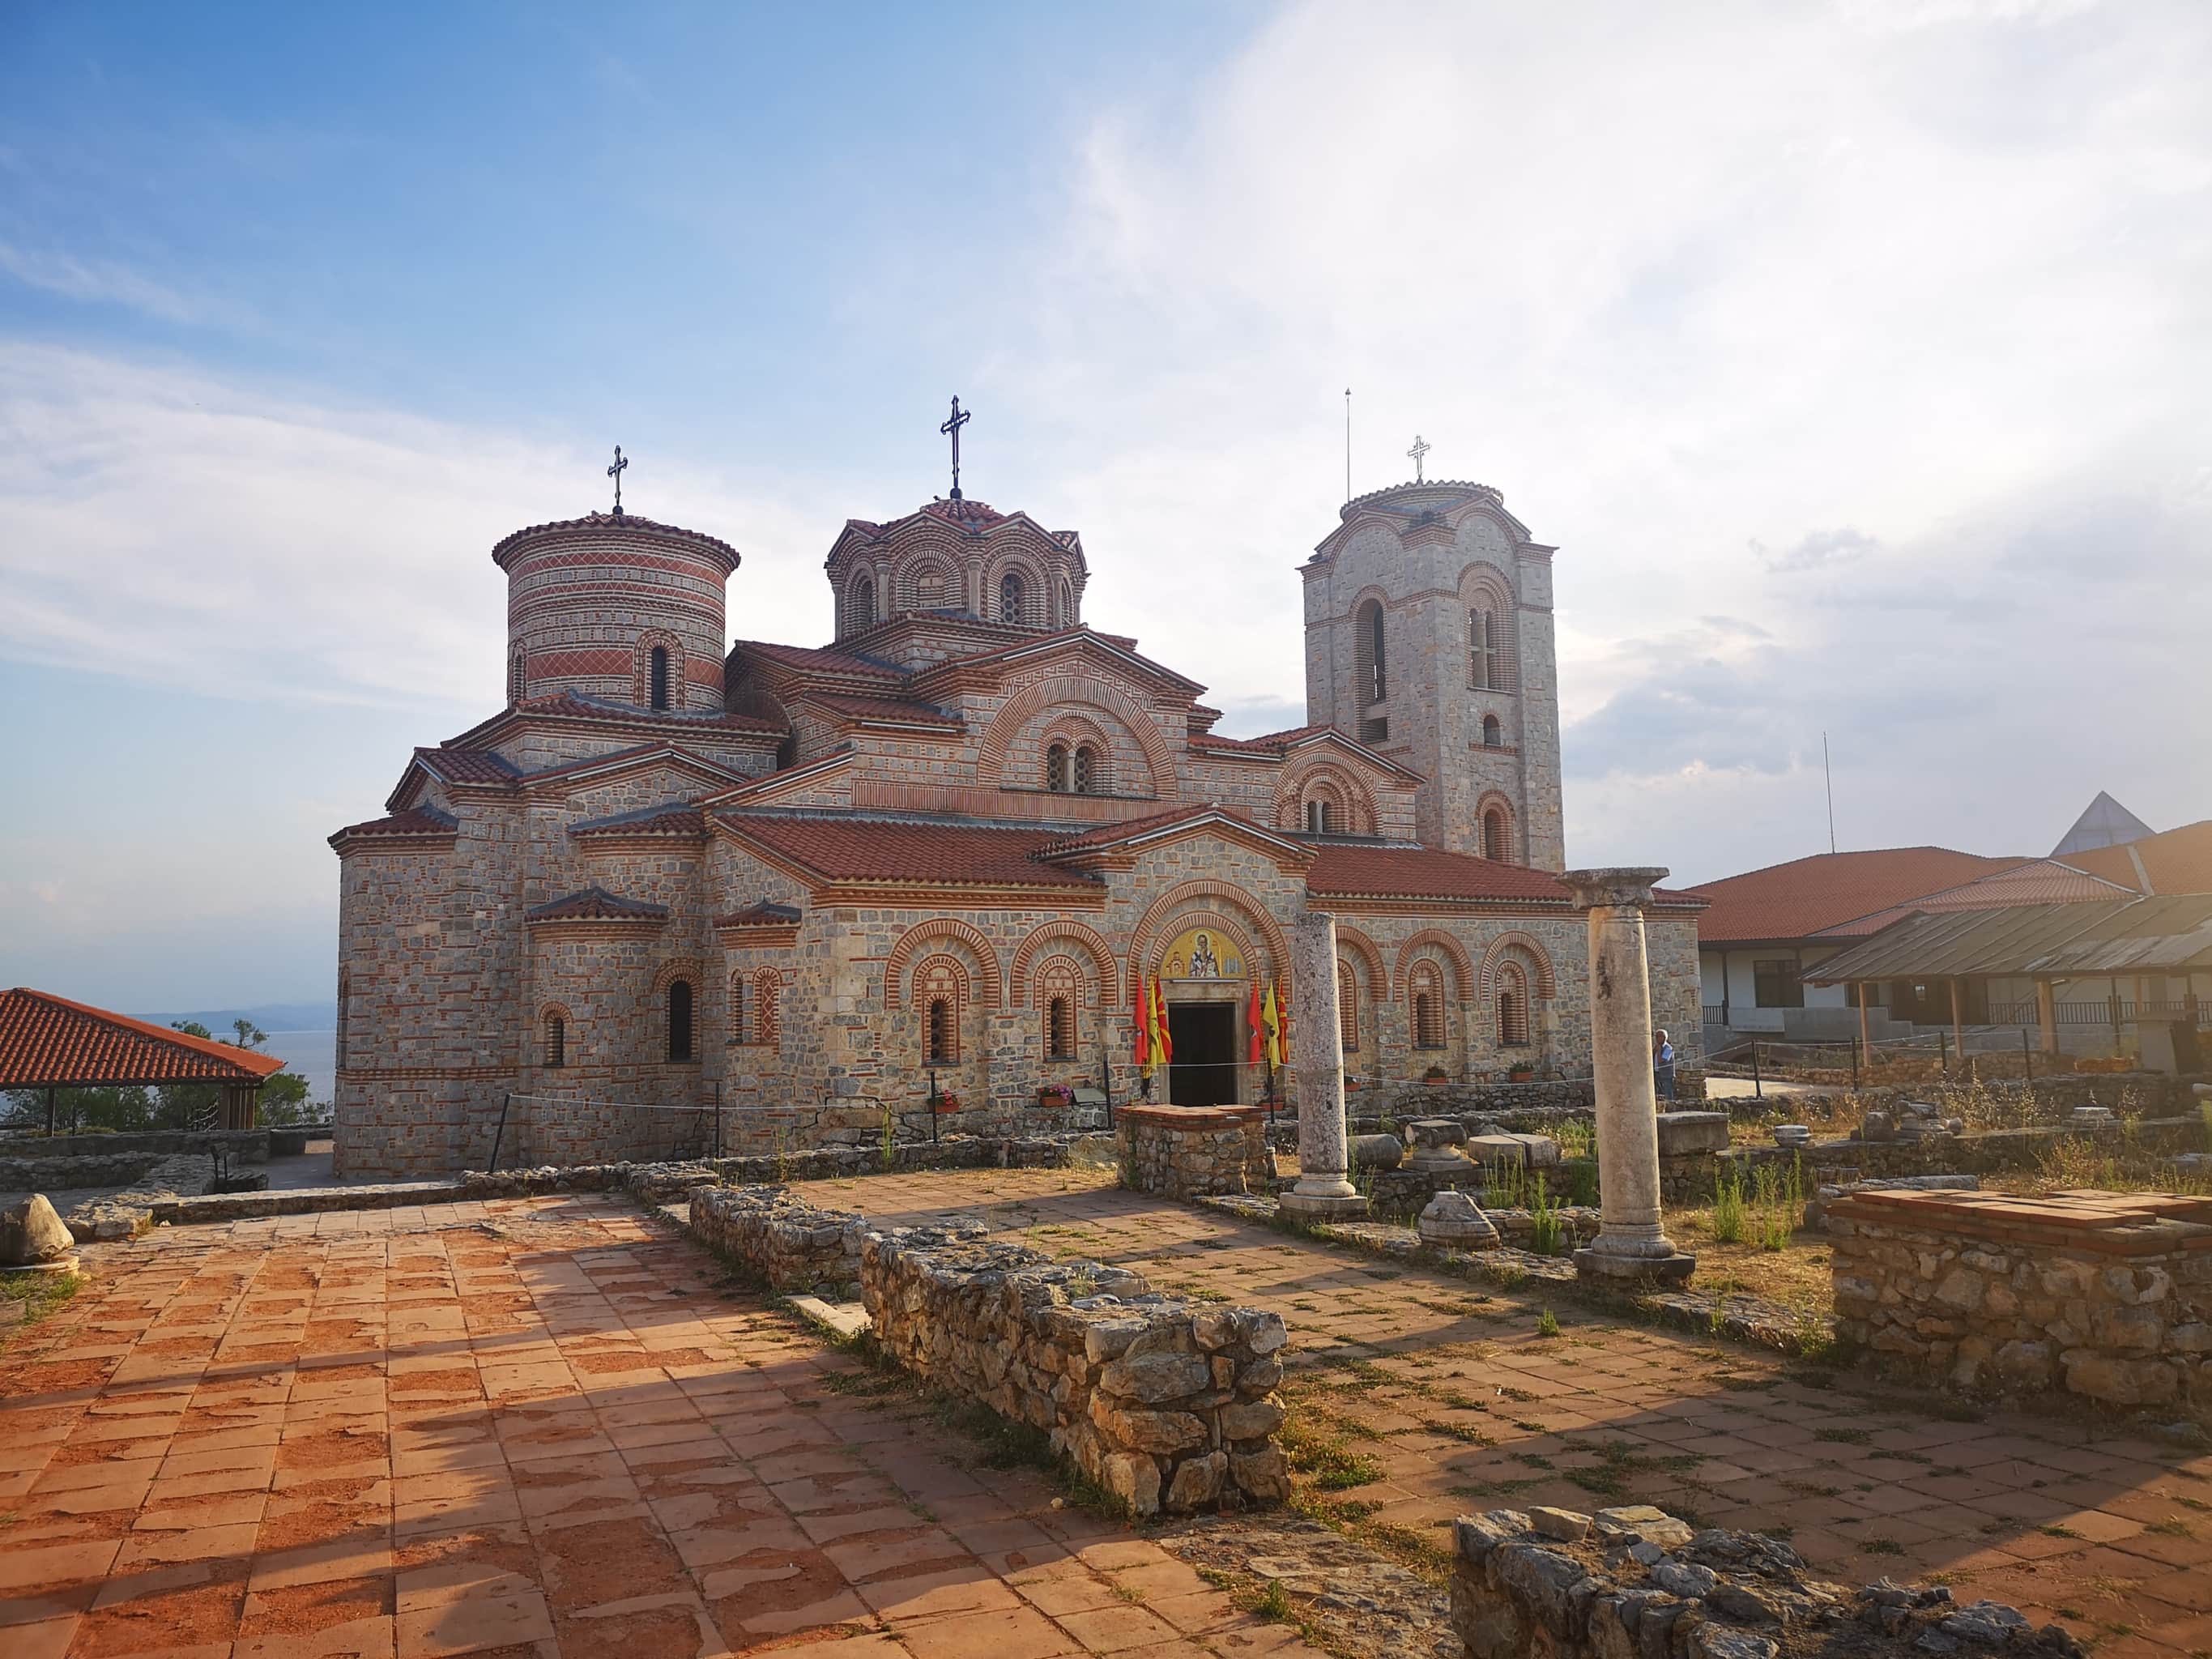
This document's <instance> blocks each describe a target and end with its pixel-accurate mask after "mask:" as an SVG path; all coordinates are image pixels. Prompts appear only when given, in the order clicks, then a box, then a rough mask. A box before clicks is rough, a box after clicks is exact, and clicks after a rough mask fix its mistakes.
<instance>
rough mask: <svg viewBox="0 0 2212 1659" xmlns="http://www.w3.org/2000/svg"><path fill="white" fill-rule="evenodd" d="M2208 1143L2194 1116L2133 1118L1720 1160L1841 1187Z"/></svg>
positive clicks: (1824, 1144) (1777, 1149) (2162, 1152)
mask: <svg viewBox="0 0 2212 1659" xmlns="http://www.w3.org/2000/svg"><path fill="white" fill-rule="evenodd" d="M1862 1098H1863V1097H1862ZM2204 1139H2205V1133H2204V1122H2203V1119H2202V1118H2201V1117H2198V1116H2195V1115H2191V1116H2186V1117H2169V1118H2130V1119H2126V1120H2124V1121H2117V1122H2113V1123H2107V1124H2102V1125H2100V1126H2098V1127H2093V1128H2074V1127H2066V1126H2060V1125H2056V1124H2053V1125H2038V1126H2036V1127H2033V1128H2027V1129H1970V1130H1968V1131H1967V1132H1966V1133H1964V1134H1957V1135H1942V1134H1936V1135H1923V1137H1922V1138H1921V1139H1917V1140H1859V1139H1852V1138H1843V1139H1831V1140H1815V1141H1814V1142H1813V1143H1812V1144H1811V1145H1810V1146H1799V1147H1786V1146H1739V1147H1735V1148H1734V1149H1732V1150H1731V1151H1729V1152H1725V1153H1723V1154H1722V1156H1723V1157H1724V1158H1735V1159H1736V1160H1738V1162H1739V1164H1740V1166H1741V1170H1743V1172H1744V1174H1745V1175H1746V1176H1747V1178H1748V1176H1749V1172H1750V1171H1751V1170H1755V1169H1757V1168H1758V1167H1759V1165H1760V1164H1776V1165H1778V1166H1781V1167H1785V1168H1786V1167H1787V1166H1788V1165H1789V1164H1791V1163H1792V1162H1793V1161H1795V1162H1802V1164H1803V1165H1804V1168H1805V1170H1806V1172H1807V1174H1808V1176H1814V1177H1816V1178H1817V1180H1819V1181H1820V1182H1828V1183H1830V1184H1842V1183H1843V1182H1848V1181H1850V1180H1852V1179H1856V1178H1858V1177H1863V1176H1919V1175H1945V1174H1951V1173H1957V1174H1960V1175H2001V1174H2002V1173H2003V1172H2004V1171H2006V1170H2033V1169H2035V1168H2037V1167H2039V1165H2040V1164H2043V1163H2044V1162H2045V1159H2047V1158H2049V1157H2050V1156H2051V1152H2053V1151H2054V1150H2055V1149H2057V1147H2059V1146H2062V1145H2063V1144H2064V1143H2066V1142H2069V1141H2074V1142H2079V1143H2081V1144H2082V1145H2084V1146H2087V1147H2088V1148H2089V1149H2090V1150H2091V1151H2092V1152H2094V1153H2095V1154H2096V1155H2097V1156H2099V1157H2100V1158H2130V1157H2139V1158H2146V1159H2148V1158H2164V1157H2169V1156H2172V1154H2175V1153H2179V1152H2196V1151H2197V1150H2199V1149H2200V1148H2202V1147H2203V1145H2204ZM1850 1172H1856V1173H1855V1174H1854V1173H1850Z"/></svg>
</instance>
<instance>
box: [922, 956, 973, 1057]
mask: <svg viewBox="0 0 2212 1659" xmlns="http://www.w3.org/2000/svg"><path fill="white" fill-rule="evenodd" d="M914 1006H915V1008H916V1009H918V1010H919V1011H920V1012H921V1060H922V1063H923V1064H924V1065H926V1066H957V1065H958V1064H959V1063H960V1061H961V1059H962V1057H963V1055H964V1054H966V1053H967V1050H968V1044H967V1024H968V1007H969V997H968V969H967V966H966V964H965V963H963V962H962V961H961V960H960V958H959V957H955V956H950V955H947V954H946V953H945V952H944V951H939V952H938V953H937V954H936V955H934V956H928V957H923V958H922V959H921V962H920V963H917V964H916V965H915V970H914Z"/></svg>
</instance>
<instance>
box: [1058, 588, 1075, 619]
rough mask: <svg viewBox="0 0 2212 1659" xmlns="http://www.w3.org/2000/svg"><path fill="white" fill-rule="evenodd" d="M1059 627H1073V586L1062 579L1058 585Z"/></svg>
mask: <svg viewBox="0 0 2212 1659" xmlns="http://www.w3.org/2000/svg"><path fill="white" fill-rule="evenodd" d="M1060 626H1061V627H1062V628H1073V627H1074V626H1075V585H1074V584H1073V582H1070V581H1069V580H1067V579H1066V578H1065V577H1062V578H1061V579H1060Z"/></svg>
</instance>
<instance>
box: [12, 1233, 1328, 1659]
mask: <svg viewBox="0 0 2212 1659" xmlns="http://www.w3.org/2000/svg"><path fill="white" fill-rule="evenodd" d="M92 1255H93V1260H94V1264H95V1266H96V1270H97V1277H96V1278H95V1279H94V1282H93V1283H92V1285H90V1286H89V1287H88V1289H86V1290H85V1291H82V1293H81V1294H80V1295H79V1296H78V1297H76V1300H75V1301H73V1302H72V1303H70V1304H68V1305H67V1306H66V1307H65V1308H64V1309H63V1310H61V1311H60V1312H58V1313H57V1314H55V1315H54V1316H52V1317H51V1318H50V1319H48V1320H47V1321H46V1322H44V1323H42V1324H40V1325H39V1326H37V1327H35V1328H33V1329H32V1330H30V1331H28V1332H27V1333H25V1334H22V1335H21V1336H20V1337H19V1338H18V1339H17V1340H16V1341H15V1344H14V1346H11V1348H10V1349H9V1352H7V1353H6V1354H5V1355H4V1356H0V1654H4V1655H5V1656H6V1659H108V1656H123V1655H142V1656H150V1655H155V1654H160V1655H163V1656H168V1659H226V1656H232V1659H264V1656H266V1659H317V1656H332V1659H337V1656H361V1659H421V1656H438V1655H447V1654H464V1653H466V1654H476V1655H480V1656H486V1659H553V1656H556V1655H558V1656H566V1659H597V1656H617V1655H619V1656H621V1659H662V1656H669V1659H679V1656H680V1659H705V1656H713V1655H720V1654H751V1653H759V1652H772V1651H778V1650H784V1649H787V1648H797V1649H799V1650H803V1651H804V1653H805V1656H806V1659H863V1656H865V1659H899V1656H913V1659H941V1656H963V1655H973V1654H988V1655H990V1656H992V1659H1030V1656H1052V1655H1079V1654H1115V1655H1127V1656H1146V1659H1168V1656H1174V1659H1200V1656H1206V1655H1215V1656H1222V1659H1241V1656H1256V1655H1263V1654H1287V1655H1304V1654H1307V1653H1308V1652H1309V1651H1310V1650H1308V1649H1306V1648H1305V1647H1304V1645H1303V1644H1300V1643H1299V1642H1298V1641H1297V1639H1296V1638H1294V1636H1293V1635H1292V1634H1291V1632H1288V1631H1287V1630H1285V1628H1284V1627H1283V1626H1277V1625H1270V1624H1266V1623H1263V1622H1261V1621H1259V1620H1254V1619H1251V1618H1249V1617H1247V1616H1245V1615H1243V1614H1241V1613H1238V1612H1237V1610H1236V1609H1235V1608H1234V1607H1232V1606H1231V1603H1230V1601H1229V1598H1228V1597H1227V1595H1225V1594H1224V1593H1223V1592H1222V1591H1220V1590H1218V1589H1214V1588H1212V1587H1211V1586H1209V1585H1208V1584H1207V1583H1206V1582H1205V1581H1203V1580H1202V1579H1200V1577H1198V1576H1197V1575H1196V1574H1195V1573H1194V1572H1193V1571H1192V1570H1191V1569H1190V1568H1189V1567H1188V1566H1186V1565H1183V1564H1182V1563H1181V1562H1180V1561H1178V1560H1176V1559H1174V1558H1173V1557H1172V1556H1170V1554H1169V1553H1167V1552H1166V1551H1165V1550H1164V1549H1163V1548H1161V1547H1159V1546H1158V1544H1156V1543H1153V1542H1151V1541H1146V1540H1145V1539H1142V1538H1139V1537H1138V1536H1136V1535H1134V1534H1132V1533H1130V1532H1129V1531H1127V1530H1126V1529H1124V1528H1118V1527H1115V1526H1114V1525H1112V1524H1110V1523H1109V1522H1101V1521H1098V1520H1096V1519H1093V1518H1091V1517H1090V1516H1086V1515H1085V1514H1084V1513H1082V1512H1080V1511H1079V1510H1073V1509H1058V1508H1054V1506H1053V1505H1054V1496H1053V1492H1052V1489H1051V1487H1050V1486H1048V1483H1047V1482H1046V1481H1045V1480H1043V1479H1042V1477H1040V1476H1039V1475H1037V1474H1035V1473H1033V1472H1031V1471H1028V1470H1024V1469H1018V1468H1017V1469H1010V1470H994V1469H993V1468H988V1467H985V1466H984V1460H983V1459H982V1458H981V1457H980V1456H979V1455H977V1452H976V1449H975V1447H974V1446H973V1445H972V1444H971V1443H967V1442H965V1441H963V1439H962V1438H961V1437H958V1436H957V1435H955V1434H952V1433H951V1432H949V1431H946V1430H945V1429H944V1428H943V1427H942V1426H941V1425H939V1424H938V1423H937V1422H936V1420H935V1419H933V1418H932V1417H930V1416H929V1415H928V1414H927V1413H926V1412H925V1411H924V1410H923V1409H922V1408H921V1407H920V1406H919V1405H917V1404H916V1403H915V1402H914V1401H912V1400H911V1399H909V1398H908V1397H907V1396H904V1395H893V1396H890V1397H883V1396H880V1395H871V1394H870V1393H869V1392H868V1391H867V1390H866V1389H859V1388H855V1387H854V1386H852V1384H853V1383H854V1379H855V1378H856V1377H860V1378H862V1380H864V1381H865V1378H864V1376H863V1374H862V1373H860V1369H859V1367H858V1365H857V1364H856V1362H854V1361H853V1360H851V1359H850V1358H847V1357H846V1356H844V1355H842V1354H841V1353H839V1352H836V1350H835V1349H832V1348H829V1347H828V1346H825V1345H823V1343H821V1342H820V1341H818V1340H816V1339H814V1338H813V1337H812V1336H811V1334H806V1333H805V1332H803V1331H800V1330H795V1329H794V1328H793V1327H792V1325H791V1323H790V1322H789V1321H788V1320H787V1318H786V1317H785V1316H781V1315H780V1314H778V1313H776V1312H775V1311H773V1310H770V1309H769V1308H768V1307H767V1306H765V1305H764V1304H763V1302H762V1301H761V1300H760V1299H759V1298H757V1297H753V1296H750V1295H749V1294H745V1293H744V1292H741V1291H736V1290H734V1289H732V1288H731V1287H729V1286H727V1285H725V1284H724V1283H723V1279H724V1275H723V1273H722V1271H721V1269H720V1267H719V1265H718V1264H717V1263H716V1262H714V1261H713V1259H712V1258H710V1257H709V1256H708V1255H706V1254H705V1253H704V1252H703V1251H702V1250H700V1249H697V1248H696V1247H695V1246H694V1245H692V1244H690V1243H689V1242H687V1241H684V1240H683V1239H681V1238H678V1237H671V1235H670V1234H669V1232H668V1231H666V1230H665V1229H664V1228H662V1227H660V1226H659V1225H656V1224H653V1223H651V1222H648V1220H647V1218H645V1217H644V1216H642V1215H641V1213H640V1212H639V1211H638V1210H637V1209H636V1208H635V1206H632V1205H630V1204H629V1202H627V1201H626V1200H620V1199H615V1198H598V1197H587V1198H575V1199H558V1200H556V1199H537V1200H516V1201H512V1202H493V1203H482V1204H453V1205H443V1206H435V1207H429V1208H422V1209H414V1210H393V1211H371V1212H334V1213H330V1214H325V1215H319V1216H307V1217H300V1218H287V1219H280V1220H271V1221H257V1222H243V1223H238V1224H234V1225H222V1226H196V1227H186V1228H179V1229H174V1230H164V1231H161V1232H158V1233H156V1234H155V1235H153V1236H152V1237H149V1238H148V1239H147V1240H145V1241H143V1242H141V1243H137V1244H135V1245H129V1246H112V1247H100V1249H96V1250H95V1251H94V1252H93V1253H92Z"/></svg>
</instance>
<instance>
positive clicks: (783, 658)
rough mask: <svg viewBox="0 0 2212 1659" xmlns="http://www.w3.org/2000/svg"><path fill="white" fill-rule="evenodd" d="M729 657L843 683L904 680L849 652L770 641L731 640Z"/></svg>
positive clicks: (895, 672)
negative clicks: (742, 657)
mask: <svg viewBox="0 0 2212 1659" xmlns="http://www.w3.org/2000/svg"><path fill="white" fill-rule="evenodd" d="M730 652H731V654H732V655H735V654H737V653H739V652H743V653H745V654H747V655H749V656H755V657H758V658H760V659H762V660H763V661H764V662H769V663H774V664H775V665H777V666H779V667H783V668H795V669H797V670H799V671H801V672H802V673H810V674H829V675H836V676H839V677H841V678H846V679H866V680H880V681H882V682H883V683H884V684H887V685H895V684H897V683H898V682H899V681H901V680H902V679H904V678H906V676H905V675H904V674H903V673H902V672H901V671H899V670H898V669H896V668H895V667H893V666H892V665H890V664H889V663H886V662H878V661H877V660H876V659H874V658H873V657H863V656H860V655H857V654H856V653H853V652H850V651H840V650H837V649H836V647H831V646H821V647H816V646H808V645H779V644H777V643H776V642H775V641H773V640H733V641H731V642H730Z"/></svg>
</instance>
